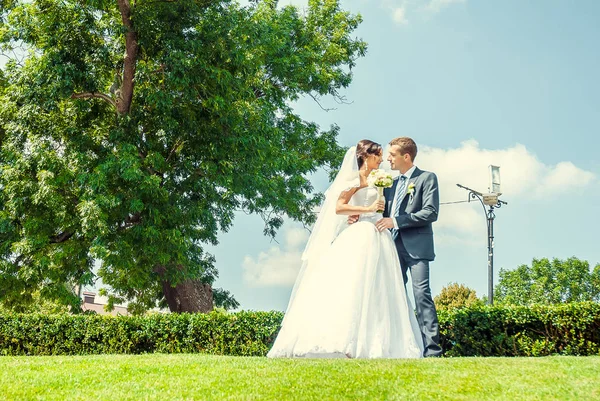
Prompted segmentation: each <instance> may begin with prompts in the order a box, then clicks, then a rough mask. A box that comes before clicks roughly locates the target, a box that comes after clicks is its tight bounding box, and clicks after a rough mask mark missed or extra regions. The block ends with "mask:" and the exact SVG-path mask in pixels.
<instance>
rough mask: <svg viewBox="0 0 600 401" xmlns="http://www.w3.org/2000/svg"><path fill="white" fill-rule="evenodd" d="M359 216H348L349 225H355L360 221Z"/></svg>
mask: <svg viewBox="0 0 600 401" xmlns="http://www.w3.org/2000/svg"><path fill="white" fill-rule="evenodd" d="M358 218H359V216H358V215H357V214H353V215H351V216H348V224H354V223H356V222H357V221H358Z"/></svg>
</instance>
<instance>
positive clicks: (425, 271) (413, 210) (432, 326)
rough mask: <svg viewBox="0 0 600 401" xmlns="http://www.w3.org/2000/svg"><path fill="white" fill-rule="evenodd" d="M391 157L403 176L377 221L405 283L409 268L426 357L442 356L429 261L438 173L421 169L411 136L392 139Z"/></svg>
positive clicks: (437, 202) (432, 255)
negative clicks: (391, 246)
mask: <svg viewBox="0 0 600 401" xmlns="http://www.w3.org/2000/svg"><path fill="white" fill-rule="evenodd" d="M389 153H390V154H389V156H388V161H389V162H390V164H391V167H392V170H398V171H399V172H400V176H399V177H398V179H395V180H394V184H393V185H392V187H391V188H386V189H385V190H384V194H385V210H384V212H383V216H384V218H382V219H381V220H379V221H378V222H377V223H376V227H377V229H378V230H379V231H383V230H385V229H390V230H391V233H392V238H394V242H395V244H396V249H397V250H398V256H399V257H400V266H401V267H402V277H403V278H404V284H405V285H406V283H407V281H408V276H407V271H410V276H411V279H412V285H413V293H414V296H415V306H416V309H417V321H418V322H419V327H420V329H421V334H422V335H423V345H424V347H425V349H424V352H423V355H424V356H425V357H430V356H440V355H441V354H442V348H441V347H440V345H439V338H440V335H439V327H438V318H437V312H436V310H435V305H434V303H433V299H432V298H431V289H430V288H429V262H430V261H433V259H434V258H435V253H434V251H433V230H432V228H431V223H433V222H434V221H436V220H437V218H438V212H439V207H440V195H439V191H438V182H437V177H436V175H435V174H434V173H431V172H428V171H423V170H419V168H417V166H415V165H414V164H413V163H414V161H415V157H416V156H417V145H416V143H415V141H413V140H412V139H411V138H407V137H400V138H396V139H393V140H392V141H390V150H389Z"/></svg>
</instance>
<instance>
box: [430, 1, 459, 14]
mask: <svg viewBox="0 0 600 401" xmlns="http://www.w3.org/2000/svg"><path fill="white" fill-rule="evenodd" d="M458 3H466V0H431V1H430V2H429V3H427V6H426V7H425V8H426V9H427V10H429V11H432V12H436V13H437V12H440V11H441V10H442V9H443V8H445V7H448V6H450V5H452V4H458Z"/></svg>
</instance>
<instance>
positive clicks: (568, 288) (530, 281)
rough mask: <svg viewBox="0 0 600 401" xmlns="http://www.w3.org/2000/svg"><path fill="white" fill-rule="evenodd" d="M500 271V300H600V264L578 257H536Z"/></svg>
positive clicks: (517, 302)
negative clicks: (525, 263)
mask: <svg viewBox="0 0 600 401" xmlns="http://www.w3.org/2000/svg"><path fill="white" fill-rule="evenodd" d="M499 274H500V281H499V282H498V285H497V286H496V290H495V292H494V298H495V300H496V301H497V302H498V303H503V304H515V305H529V304H534V303H543V304H557V303H563V302H582V301H595V302H600V264H599V265H596V267H595V268H594V269H593V270H592V269H590V264H589V263H588V262H587V261H585V260H580V259H578V258H576V257H571V258H569V259H566V260H561V259H556V258H554V259H552V260H550V259H547V258H543V259H533V261H532V262H531V266H529V265H521V266H519V267H517V268H516V269H514V270H504V269H501V270H500V273H499Z"/></svg>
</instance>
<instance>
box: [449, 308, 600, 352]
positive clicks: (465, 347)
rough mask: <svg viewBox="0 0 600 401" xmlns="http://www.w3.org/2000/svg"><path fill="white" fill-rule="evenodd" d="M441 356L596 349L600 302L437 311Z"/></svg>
mask: <svg viewBox="0 0 600 401" xmlns="http://www.w3.org/2000/svg"><path fill="white" fill-rule="evenodd" d="M439 320H440V335H441V338H442V347H443V349H444V351H445V355H446V356H546V355H554V354H560V355H600V304H597V303H592V302H585V303H570V304H564V305H554V306H552V305H550V306H548V305H532V306H529V307H528V306H501V305H500V306H484V307H473V308H466V309H455V310H451V311H440V313H439Z"/></svg>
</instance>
